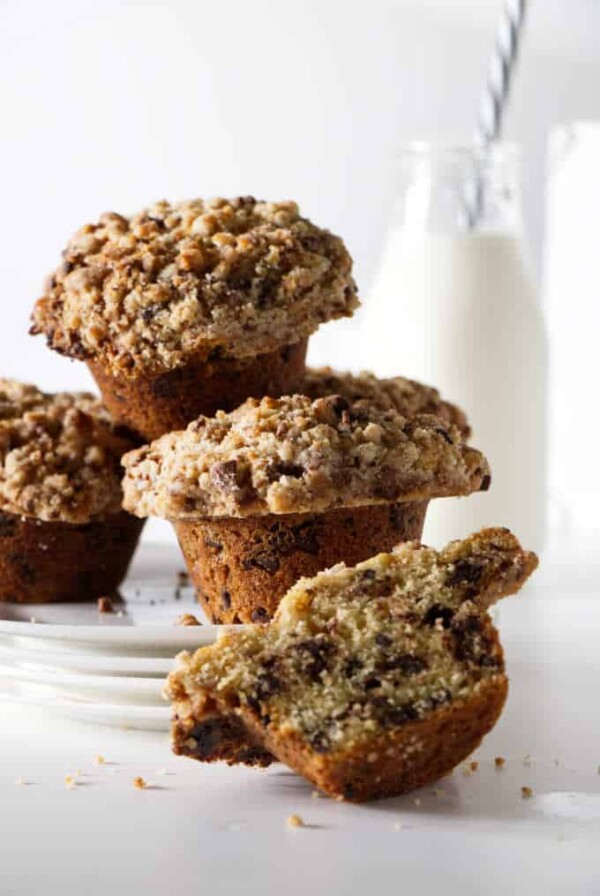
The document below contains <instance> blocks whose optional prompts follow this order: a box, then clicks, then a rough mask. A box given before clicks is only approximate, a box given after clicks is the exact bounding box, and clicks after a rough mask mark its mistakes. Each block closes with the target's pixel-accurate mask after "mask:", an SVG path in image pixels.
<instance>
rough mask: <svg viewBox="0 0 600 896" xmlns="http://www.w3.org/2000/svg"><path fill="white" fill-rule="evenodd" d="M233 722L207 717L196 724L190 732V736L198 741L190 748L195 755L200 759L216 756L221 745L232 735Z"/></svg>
mask: <svg viewBox="0 0 600 896" xmlns="http://www.w3.org/2000/svg"><path fill="white" fill-rule="evenodd" d="M233 733H234V731H233V730H232V724H231V723H230V722H228V721H226V720H221V719H207V720H206V721H204V722H201V723H200V724H198V725H195V726H194V728H193V729H192V730H191V732H190V735H189V736H190V738H192V739H193V740H194V741H196V743H195V745H194V746H193V747H192V748H191V749H190V753H191V754H192V755H193V756H197V757H198V759H210V758H214V754H215V752H216V751H217V750H218V748H219V746H221V744H223V743H224V742H225V741H226V740H227V739H228V738H230V737H231V736H232V734H233Z"/></svg>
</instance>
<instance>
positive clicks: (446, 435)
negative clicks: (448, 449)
mask: <svg viewBox="0 0 600 896" xmlns="http://www.w3.org/2000/svg"><path fill="white" fill-rule="evenodd" d="M435 431H436V432H437V434H438V435H440V436H441V437H442V438H443V439H444V440H445V441H446V442H448V444H449V445H453V444H454V442H453V441H452V438H451V437H450V433H449V432H447V430H445V429H442V427H441V426H436V429H435Z"/></svg>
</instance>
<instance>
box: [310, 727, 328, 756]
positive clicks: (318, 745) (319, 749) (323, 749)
mask: <svg viewBox="0 0 600 896" xmlns="http://www.w3.org/2000/svg"><path fill="white" fill-rule="evenodd" d="M309 743H310V745H311V747H312V748H313V750H314V751H315V753H328V752H329V750H330V749H331V743H330V741H329V738H328V737H327V735H326V734H324V733H323V732H322V731H318V732H317V733H316V734H313V736H312V737H311V738H309Z"/></svg>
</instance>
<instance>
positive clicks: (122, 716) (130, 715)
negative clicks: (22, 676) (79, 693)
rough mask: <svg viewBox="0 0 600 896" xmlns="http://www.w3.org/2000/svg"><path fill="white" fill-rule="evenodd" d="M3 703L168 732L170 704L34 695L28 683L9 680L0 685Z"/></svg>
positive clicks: (118, 726)
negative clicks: (99, 701)
mask: <svg viewBox="0 0 600 896" xmlns="http://www.w3.org/2000/svg"><path fill="white" fill-rule="evenodd" d="M2 703H18V704H19V705H20V706H35V707H38V708H41V709H47V710H49V711H51V712H52V713H55V714H58V715H62V716H66V717H68V718H72V719H77V720H79V721H82V722H94V723H96V724H100V725H110V726H112V727H117V728H131V729H136V730H147V731H168V730H169V728H170V724H171V709H170V707H169V706H135V705H131V704H121V705H119V704H110V703H89V702H78V701H76V700H68V699H64V698H59V697H48V696H47V695H42V694H36V693H33V692H32V691H31V689H30V687H29V685H17V684H15V683H13V682H9V681H3V682H2V683H1V684H0V705H1V704H2Z"/></svg>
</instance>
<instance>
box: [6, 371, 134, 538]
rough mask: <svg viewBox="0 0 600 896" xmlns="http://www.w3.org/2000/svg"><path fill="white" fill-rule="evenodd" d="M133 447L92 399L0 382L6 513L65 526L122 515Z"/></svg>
mask: <svg viewBox="0 0 600 896" xmlns="http://www.w3.org/2000/svg"><path fill="white" fill-rule="evenodd" d="M132 444H133V442H132V440H131V439H129V438H127V437H125V436H124V435H123V434H122V433H121V432H120V431H118V430H117V429H116V428H115V427H114V425H113V424H112V423H111V420H110V417H109V416H108V414H107V412H106V411H105V410H104V408H103V407H102V405H101V404H100V402H99V401H98V399H97V398H95V397H94V396H93V395H88V394H87V393H71V392H59V393H57V394H54V395H53V394H48V393H45V392H41V391H40V390H39V389H37V388H36V387H35V386H31V385H27V384H23V383H18V382H16V381H15V380H9V379H0V509H2V510H4V511H7V512H9V513H15V514H19V515H21V516H28V517H34V518H37V519H41V520H46V521H48V522H53V521H61V522H67V523H85V522H88V521H89V520H90V519H92V518H102V517H103V516H105V515H108V514H111V513H118V512H119V511H120V510H121V498H122V493H121V484H120V461H121V456H122V455H123V454H124V452H126V451H128V450H129V449H130V448H131V447H132Z"/></svg>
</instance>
